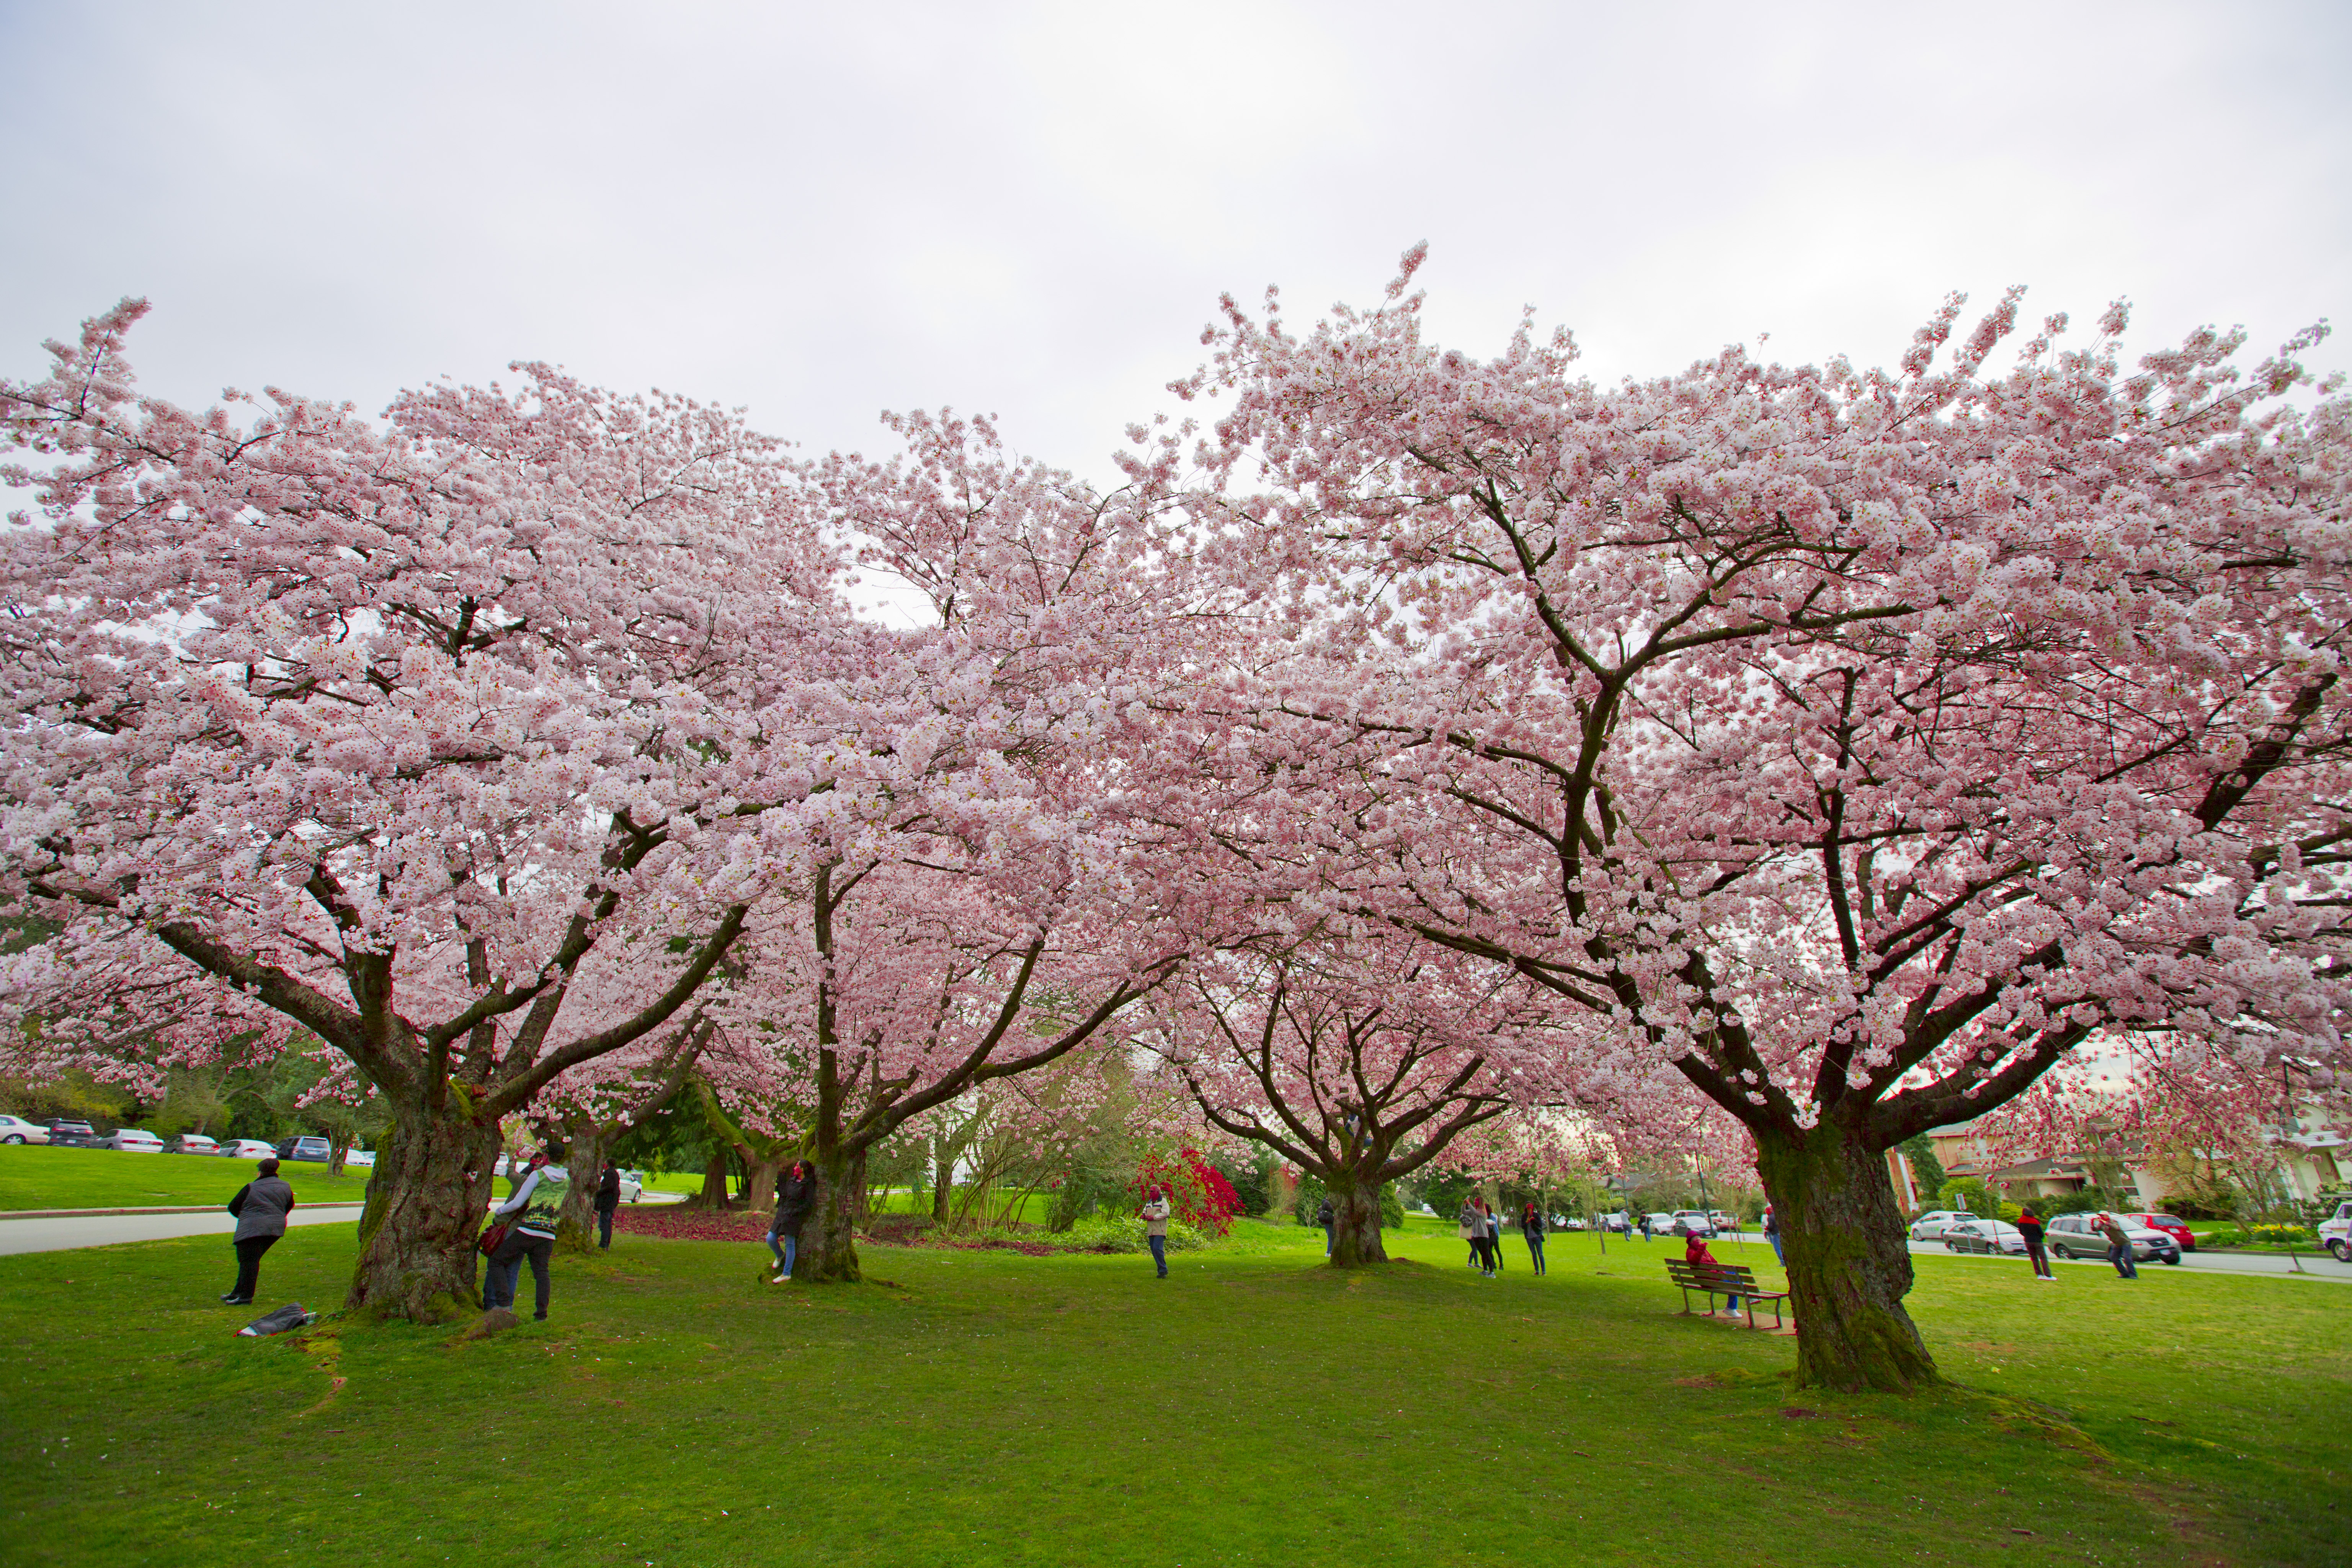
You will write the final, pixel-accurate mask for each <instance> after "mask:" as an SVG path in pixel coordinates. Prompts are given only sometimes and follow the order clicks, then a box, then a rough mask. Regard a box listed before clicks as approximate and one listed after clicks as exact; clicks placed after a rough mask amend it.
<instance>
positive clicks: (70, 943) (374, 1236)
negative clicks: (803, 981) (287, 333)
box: [0, 301, 871, 1318]
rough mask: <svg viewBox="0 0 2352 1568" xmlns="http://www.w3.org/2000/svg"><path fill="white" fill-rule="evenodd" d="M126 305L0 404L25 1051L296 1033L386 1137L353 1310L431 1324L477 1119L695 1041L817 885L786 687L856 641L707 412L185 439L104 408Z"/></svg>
mask: <svg viewBox="0 0 2352 1568" xmlns="http://www.w3.org/2000/svg"><path fill="white" fill-rule="evenodd" d="M143 309H144V307H143V305H141V304H139V303H136V302H129V301H126V302H125V303H124V304H123V305H121V307H118V308H117V309H116V310H113V311H110V312H109V313H108V314H107V315H105V316H102V317H100V318H98V319H96V320H94V321H91V322H89V323H88V324H87V326H86V327H85V329H84V331H83V333H82V335H81V338H80V340H79V342H78V343H76V344H70V345H68V344H62V343H52V344H50V345H49V350H50V353H51V354H52V356H53V358H54V361H55V363H54V366H53V368H52V370H51V373H50V374H49V375H48V376H47V378H46V379H44V380H41V381H38V382H32V383H26V384H15V383H11V384H5V385H0V421H5V433H6V439H7V441H8V443H9V445H10V447H12V448H13V449H14V450H15V451H16V452H17V453H18V454H20V455H22V456H23V457H24V458H25V459H26V460H24V461H20V462H17V463H16V464H13V465H11V466H10V467H8V468H6V469H5V475H0V477H5V480H6V482H8V483H10V484H13V485H16V486H20V487H30V488H33V489H36V490H37V495H38V500H39V507H38V511H37V514H36V515H32V516H26V515H22V514H20V515H19V516H17V517H16V518H15V519H14V520H13V521H12V525H11V526H10V528H9V529H8V530H7V531H6V533H5V537H0V578H5V595H6V598H7V604H8V609H9V618H8V620H7V622H6V630H5V634H0V637H5V641H0V702H5V710H6V720H7V721H6V723H5V726H0V767H5V770H6V778H7V783H6V789H5V802H6V804H5V808H0V897H5V900H6V901H7V902H8V904H9V905H10V906H11V908H12V912H13V913H16V914H18V915H21V916H26V917H30V918H32V919H35V920H37V921H47V922H50V923H51V924H52V925H53V926H54V927H55V931H54V934H53V935H51V936H50V937H49V938H48V940H47V941H45V942H40V943H38V944H37V945H35V946H33V947H30V948H28V949H27V950H26V951H25V952H22V953H21V954H19V955H17V956H16V957H15V958H13V959H11V960H10V961H9V962H8V963H7V966H6V970H5V998H6V1005H8V1006H9V1007H10V1008H11V1009H12V1010H13V1011H14V1012H15V1013H16V1014H17V1015H18V1016H23V1017H26V1018H28V1019H31V1020H33V1021H35V1023H36V1024H37V1027H38V1030H39V1042H38V1046H37V1049H38V1050H40V1051H42V1052H45V1053H47V1055H48V1056H49V1057H50V1058H53V1059H54V1058H64V1057H70V1056H71V1055H72V1054H73V1053H76V1052H89V1053H97V1054H99V1055H101V1056H102V1055H105V1054H107V1053H109V1052H110V1051H114V1050H117V1049H120V1048H121V1047H124V1046H125V1045H126V1043H132V1044H136V1045H137V1047H138V1048H142V1049H152V1048H161V1049H167V1050H170V1051H173V1052H176V1053H179V1054H180V1055H182V1056H184V1057H191V1058H193V1057H200V1056H201V1055H202V1054H203V1053H204V1052H205V1051H207V1050H211V1049H215V1048H216V1047H218V1045H219V1044H220V1042H222V1041H224V1040H226V1039H228V1038H231V1037H236V1035H238V1034H239V1033H241V1032H250V1031H253V1030H256V1029H258V1030H261V1031H263V1032H264V1033H265V1034H266V1035H268V1036H269V1037H277V1038H282V1037H284V1035H285V1034H286V1032H287V1031H288V1030H289V1028H291V1027H294V1026H299V1027H301V1028H304V1029H307V1030H309V1031H310V1032H311V1033H313V1034H315V1035H316V1036H317V1037H319V1038H320V1039H322V1040H324V1041H326V1042H327V1043H328V1044H329V1045H331V1047H334V1048H335V1049H336V1050H337V1051H340V1052H341V1053H342V1054H343V1056H345V1057H346V1058H349V1059H350V1061H351V1063H352V1067H353V1068H354V1069H355V1070H356V1072H357V1073H358V1074H359V1075H360V1077H361V1078H362V1079H364V1080H365V1081H366V1082H367V1083H368V1084H369V1085H370V1086H372V1087H373V1089H374V1090H375V1091H376V1092H377V1093H379V1094H381V1095H383V1097H384V1098H385V1099H386V1100H389V1101H390V1102H391V1104H392V1105H393V1107H394V1110H395V1113H396V1118H397V1120H396V1121H395V1125H394V1128H393V1131H392V1132H391V1134H390V1136H389V1137H388V1138H386V1139H385V1141H384V1143H383V1148H382V1150H381V1152H380V1155H379V1159H378V1162H377V1164H376V1167H375V1172H374V1175H373V1181H372V1182H371V1184H370V1189H369V1201H368V1205H367V1208H366V1211H365V1214H364V1216H363V1218H362V1222H361V1247H360V1255H359V1260H358V1263H357V1266H356V1270H355V1274H354V1278H353V1281H352V1291H351V1297H350V1302H351V1305H352V1307H354V1308H359V1309H363V1310H369V1311H373V1312H383V1313H393V1314H397V1315H404V1316H411V1317H420V1318H430V1317H435V1316H438V1315H441V1314H443V1313H446V1312H448V1311H450V1310H454V1309H455V1308H456V1307H457V1306H458V1305H459V1304H461V1303H464V1302H467V1301H469V1300H471V1296H472V1284H471V1274H472V1270H471V1267H470V1259H469V1258H468V1256H467V1253H468V1246H469V1244H470V1242H471V1240H472V1238H473V1237H474V1235H475V1232H476V1229H477V1227H478V1225H479V1223H480V1216H481V1214H482V1211H483V1208H484V1205H485V1203H486V1201H487V1199H488V1196H489V1168H490V1163H491V1160H492V1157H493V1155H494V1153H495V1152H496V1146H497V1140H498V1128H499V1121H500V1119H501V1118H502V1117H505V1116H507V1115H509V1114H510V1113H513V1112H516V1111H519V1110H522V1109H524V1108H525V1107H527V1106H528V1105H529V1104H530V1102H531V1100H532V1099H533V1097H534V1096H536V1095H537V1094H538V1093H539V1092H540V1091H541V1089H544V1088H546V1087H547V1086H548V1085H549V1084H551V1083H552V1082H553V1081H554V1080H555V1079H558V1078H559V1077H560V1076H561V1075H562V1074H564V1073H567V1072H570V1071H572V1070H574V1069H576V1068H582V1067H583V1065H584V1064H588V1063H591V1062H593V1061H595V1060H597V1059H598V1058H602V1057H604V1056H606V1055H608V1054H610V1053H613V1052H615V1051H619V1050H623V1049H625V1048H626V1047H631V1046H633V1045H635V1043H637V1042H640V1041H644V1040H646V1039H648V1038H650V1037H656V1035H657V1034H659V1033H660V1032H662V1031H664V1030H666V1029H668V1028H671V1027H674V1026H677V1025H678V1024H679V1023H681V1022H682V1021H684V1020H686V1019H688V1018H689V1017H691V1016H692V1014H693V1010H694V1005H695V1003H696V999H697V997H698V994H700V993H701V992H702V991H703V989H704V987H705V985H706V984H707V983H708V982H709V981H710V980H711V979H712V977H713V976H714V975H715V974H718V973H720V970H721V966H722V964H723V963H725V962H726V961H727V959H728V957H729V954H730V952H731V950H732V949H733V948H734V946H735V945H736V943H737V941H738V939H739V937H740V935H741V933H742V931H743V930H744V928H745V922H746V921H747V920H748V919H749V918H750V916H751V912H752V911H753V910H754V909H755V908H756V907H757V906H758V905H759V903H760V902H761V900H762V899H764V898H765V897H767V896H768V894H769V892H770V890H771V889H772V888H773V887H775V886H777V885H778V884H779V882H780V881H788V880H790V879H792V878H793V877H794V876H796V875H797V876H800V877H801V878H802V879H803V880H805V867H806V863H807V859H806V856H805V854H803V846H804V844H805V842H806V837H807V836H806V835H805V834H804V833H803V831H802V829H801V826H800V822H801V818H802V816H803V814H804V813H806V812H808V811H810V810H812V809H814V810H815V811H816V812H817V813H818V815H820V816H822V815H824V805H822V803H823V802H824V799H825V797H826V794H827V792H828V791H829V790H830V788H831V787H832V784H831V778H830V773H831V771H832V766H833V764H832V762H831V759H833V758H834V757H835V756H836V755H838V754H839V752H840V748H839V744H838V731H837V729H836V728H835V720H836V718H837V717H838V710H839V708H840V706H841V705H840V703H839V701H838V700H837V699H836V698H835V696H834V695H832V692H833V688H832V686H831V685H830V684H826V683H822V682H818V681H814V680H813V679H812V675H811V672H812V671H820V672H821V671H825V670H830V669H832V668H838V667H839V666H840V665H841V664H843V663H847V664H849V665H852V666H854V665H855V664H856V662H857V660H858V658H860V657H861V656H862V653H863V651H864V650H865V649H866V647H869V646H870V643H871V637H870V636H869V635H868V634H867V633H866V631H864V630H863V629H861V628H858V627H856V626H854V625H853V624H852V623H851V622H850V620H849V618H848V617H847V616H846V615H845V612H844V611H843V609H842V608H841V606H840V605H839V604H838V603H837V601H836V599H835V579H836V577H837V574H838V571H839V569H840V565H841V563H839V562H838V561H837V560H836V559H835V557H834V556H833V555H832V554H831V553H830V552H829V551H828V550H827V549H826V548H825V547H824V544H823V543H822V542H821V539H820V535H819V533H818V531H817V530H816V529H815V528H814V526H812V525H811V523H810V521H809V520H808V519H807V518H806V516H805V513H804V510H803V491H802V490H801V489H800V488H799V482H798V476H797V474H796V472H795V470H794V469H793V468H792V466H791V465H790V464H789V463H787V462H786V461H785V459H784V458H783V457H782V454H781V452H780V451H779V450H778V448H777V447H775V445H774V444H773V443H772V442H770V441H768V440H766V439H764V438H763V437H758V436H756V435H754V434H753V433H751V431H749V430H748V429H747V428H745V426H743V424H742V422H741V420H740V417H739V416H735V415H732V414H730V413H727V412H725V411H723V410H719V409H714V408H710V407H706V406H703V405H698V404H695V403H693V402H690V401H688V400H686V399H683V398H679V397H674V396H667V395H656V396H653V397H620V396H615V395H611V394H608V393H604V392H601V391H597V390H594V389H593V388H588V387H585V386H583V385H581V384H578V383H576V382H574V381H572V380H571V379H570V378H568V377H566V376H564V375H562V374H561V373H559V372H557V371H554V370H552V369H550V368H548V367H545V366H538V365H531V366H523V367H520V368H521V373H522V375H523V377H524V382H523V384H522V386H521V387H520V389H518V390H516V391H514V392H511V393H509V392H506V391H502V390H500V389H499V388H497V387H492V388H489V389H488V390H481V389H475V388H467V387H454V386H436V387H434V388H430V389H428V390H425V391H423V392H416V393H410V394H405V395H403V396H401V397H400V398H399V399H397V400H396V401H395V402H394V405H393V406H392V408H391V409H390V411H389V414H388V416H387V419H386V421H385V423H384V424H383V425H378V424H376V423H374V422H371V421H369V420H366V419H363V418H362V417H360V416H357V415H355V414H354V412H353V411H352V409H351V408H350V407H348V406H342V405H331V404H324V403H319V402H315V401H311V400H309V399H305V398H301V397H298V396H295V395H291V394H287V393H282V392H271V393H269V394H268V395H266V396H265V397H263V398H261V399H252V398H247V397H244V396H242V395H236V394H231V395H229V396H228V398H227V400H226V403H225V404H224V405H222V406H219V407H215V408H213V409H211V410H208V411H205V412H203V413H196V412H191V411H187V410H184V409H181V408H178V407H176V406H173V405H171V404H168V403H165V402H163V401H161V400H158V399H153V398H146V397H141V396H139V395H137V394H136V392H135V390H134V385H133V380H132V376H131V370H130V367H129V365H128V364H127V363H126V362H125V360H124V357H123V347H122V345H123V338H124V334H125V332H126V331H128V329H129V328H130V326H131V323H132V322H133V321H136V320H137V319H138V317H139V316H140V314H141V313H142V310H143ZM240 411H241V412H240ZM159 1041H160V1042H161V1045H160V1046H156V1045H155V1044H153V1042H159ZM140 1042H145V1043H143V1044H141V1043H140Z"/></svg>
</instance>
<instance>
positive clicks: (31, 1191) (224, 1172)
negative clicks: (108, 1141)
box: [0, 1143, 367, 1295]
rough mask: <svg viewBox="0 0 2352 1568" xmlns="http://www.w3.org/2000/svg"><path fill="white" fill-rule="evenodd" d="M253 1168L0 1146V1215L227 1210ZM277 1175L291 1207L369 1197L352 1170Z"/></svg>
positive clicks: (201, 1158)
mask: <svg viewBox="0 0 2352 1568" xmlns="http://www.w3.org/2000/svg"><path fill="white" fill-rule="evenodd" d="M253 1166H254V1163H253V1162H252V1161H251V1160H224V1159H221V1158H219V1157H218V1156H216V1155H211V1154H134V1153H130V1152H126V1151H123V1150H121V1149H51V1148H48V1147H47V1146H45V1145H42V1144H38V1143H26V1144H0V1211H5V1210H9V1209H97V1208H155V1207H163V1206H166V1205H180V1204H225V1203H226V1202H228V1200H229V1199H230V1198H232V1197H234V1196H236V1190H237V1188H239V1187H241V1186H243V1185H245V1184H246V1183H247V1182H249V1181H251V1180H253ZM279 1174H280V1175H282V1176H284V1177H285V1178H286V1179H287V1181H288V1182H289V1183H291V1184H293V1187H294V1198H295V1201H296V1202H297V1203H314V1204H315V1203H340V1202H344V1201H347V1200H357V1199H360V1198H363V1197H365V1196H366V1195H367V1173H366V1172H365V1171H363V1170H361V1169H359V1168H358V1167H356V1166H354V1167H352V1168H351V1169H349V1170H347V1171H345V1172H344V1173H342V1174H341V1176H338V1177H335V1178H333V1179H332V1180H330V1179H329V1178H328V1175H327V1167H326V1166H324V1165H309V1164H300V1163H295V1162H293V1161H289V1162H288V1163H286V1166H285V1168H284V1169H283V1170H281V1171H280V1172H279ZM214 1294H215V1295H217V1294H219V1292H218V1291H215V1292H214Z"/></svg>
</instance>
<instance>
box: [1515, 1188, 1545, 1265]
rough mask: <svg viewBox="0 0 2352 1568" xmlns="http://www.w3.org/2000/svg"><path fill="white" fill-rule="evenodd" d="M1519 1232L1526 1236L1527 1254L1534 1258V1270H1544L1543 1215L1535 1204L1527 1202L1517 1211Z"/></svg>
mask: <svg viewBox="0 0 2352 1568" xmlns="http://www.w3.org/2000/svg"><path fill="white" fill-rule="evenodd" d="M1519 1234H1520V1235H1521V1236H1523V1237H1527V1238H1528V1257H1530V1258H1534V1259H1535V1266H1536V1272H1537V1273H1538V1274H1540V1273H1542V1272H1543V1271H1544V1256H1543V1241H1544V1216H1543V1215H1542V1212H1541V1211H1539V1210H1538V1208H1537V1207H1536V1205H1533V1204H1529V1205H1528V1206H1527V1207H1526V1208H1525V1209H1523V1210H1521V1211H1520V1213H1519Z"/></svg>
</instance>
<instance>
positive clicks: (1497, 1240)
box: [1478, 1198, 1503, 1274]
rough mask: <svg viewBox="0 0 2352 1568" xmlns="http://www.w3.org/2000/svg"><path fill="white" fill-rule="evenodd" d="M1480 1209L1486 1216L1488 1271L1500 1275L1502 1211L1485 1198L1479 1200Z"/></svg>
mask: <svg viewBox="0 0 2352 1568" xmlns="http://www.w3.org/2000/svg"><path fill="white" fill-rule="evenodd" d="M1478 1207H1479V1208H1480V1209H1481V1210H1482V1211H1484V1212H1485V1214H1486V1271H1487V1272H1488V1273H1490V1274H1500V1273H1501V1272H1502V1271H1503V1215H1502V1211H1501V1210H1499V1209H1497V1208H1496V1207H1495V1206H1494V1205H1492V1204H1489V1203H1488V1202H1487V1201H1486V1199H1484V1198H1480V1199H1479V1200H1478Z"/></svg>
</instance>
